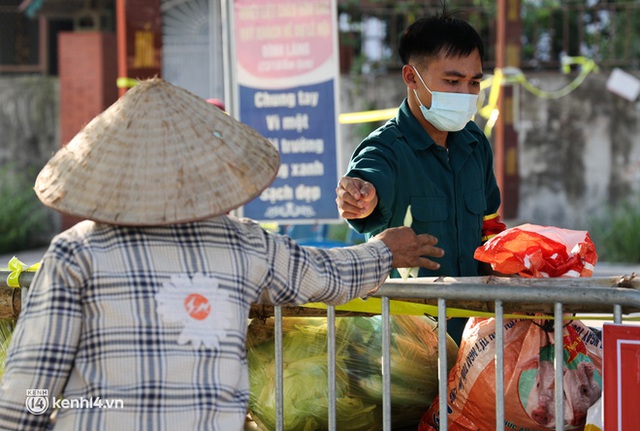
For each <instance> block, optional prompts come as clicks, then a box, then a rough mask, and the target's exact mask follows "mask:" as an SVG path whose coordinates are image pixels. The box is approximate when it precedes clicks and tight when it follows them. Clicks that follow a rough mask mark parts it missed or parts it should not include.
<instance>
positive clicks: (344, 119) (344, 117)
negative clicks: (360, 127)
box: [338, 108, 398, 124]
mask: <svg viewBox="0 0 640 431" xmlns="http://www.w3.org/2000/svg"><path fill="white" fill-rule="evenodd" d="M397 112H398V108H389V109H377V110H374V111H362V112H351V113H348V114H340V115H339V116H338V121H340V123H341V124H359V123H370V122H373V121H386V120H388V119H389V118H391V117H393V116H395V115H396V113H397Z"/></svg>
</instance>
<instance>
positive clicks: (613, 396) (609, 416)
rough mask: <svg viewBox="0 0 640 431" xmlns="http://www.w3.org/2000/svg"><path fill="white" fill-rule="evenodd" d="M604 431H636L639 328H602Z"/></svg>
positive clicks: (639, 391) (638, 419) (639, 414)
mask: <svg viewBox="0 0 640 431" xmlns="http://www.w3.org/2000/svg"><path fill="white" fill-rule="evenodd" d="M602 333H603V339H602V342H603V347H604V360H603V362H602V368H603V375H602V380H603V384H604V393H603V402H604V429H605V430H607V431H638V430H640V409H639V408H638V396H639V395H640V326H634V325H614V324H604V326H603V331H602Z"/></svg>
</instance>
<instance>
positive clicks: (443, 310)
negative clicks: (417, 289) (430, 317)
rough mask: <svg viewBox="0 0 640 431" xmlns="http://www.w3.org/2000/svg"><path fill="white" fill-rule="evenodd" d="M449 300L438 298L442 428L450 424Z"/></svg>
mask: <svg viewBox="0 0 640 431" xmlns="http://www.w3.org/2000/svg"><path fill="white" fill-rule="evenodd" d="M448 381H449V373H448V372H447V302H446V301H445V299H444V298H438V396H439V405H438V408H439V410H440V415H439V421H440V427H439V428H440V429H441V430H446V429H448V428H449V426H448V421H449V418H448V410H447V383H448Z"/></svg>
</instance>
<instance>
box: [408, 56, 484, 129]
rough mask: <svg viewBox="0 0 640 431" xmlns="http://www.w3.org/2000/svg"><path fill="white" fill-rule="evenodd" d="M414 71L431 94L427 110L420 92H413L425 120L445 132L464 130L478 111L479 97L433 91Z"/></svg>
mask: <svg viewBox="0 0 640 431" xmlns="http://www.w3.org/2000/svg"><path fill="white" fill-rule="evenodd" d="M412 67H413V66H412ZM413 70H414V71H415V72H416V75H418V78H420V82H422V85H424V88H426V89H427V91H428V92H429V93H431V108H427V107H426V106H424V105H423V104H422V101H421V100H420V97H418V92H417V91H416V90H415V89H414V90H413V92H414V93H415V95H416V98H417V99H418V102H419V103H420V111H422V115H423V116H424V119H425V120H427V121H428V122H429V123H431V124H432V125H433V127H435V128H436V129H438V130H440V131H443V132H457V131H458V130H462V129H464V126H466V125H467V123H468V122H469V121H471V119H472V118H473V116H474V115H475V114H476V112H477V110H478V105H477V104H478V95H477V94H468V93H448V92H441V91H431V90H430V89H429V87H427V84H425V83H424V81H423V80H422V76H420V74H419V73H418V70H417V69H416V68H415V67H413Z"/></svg>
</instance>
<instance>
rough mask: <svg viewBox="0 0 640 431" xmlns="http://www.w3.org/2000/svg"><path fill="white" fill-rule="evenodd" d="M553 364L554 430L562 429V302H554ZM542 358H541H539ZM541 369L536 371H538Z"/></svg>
mask: <svg viewBox="0 0 640 431" xmlns="http://www.w3.org/2000/svg"><path fill="white" fill-rule="evenodd" d="M553 331H554V334H553V342H554V346H553V350H554V355H553V366H554V368H555V374H556V377H555V418H556V431H564V381H563V377H564V342H563V332H564V320H563V316H562V303H560V302H556V303H555V306H554V314H553ZM540 360H542V358H540ZM540 372H541V371H538V373H540Z"/></svg>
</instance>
